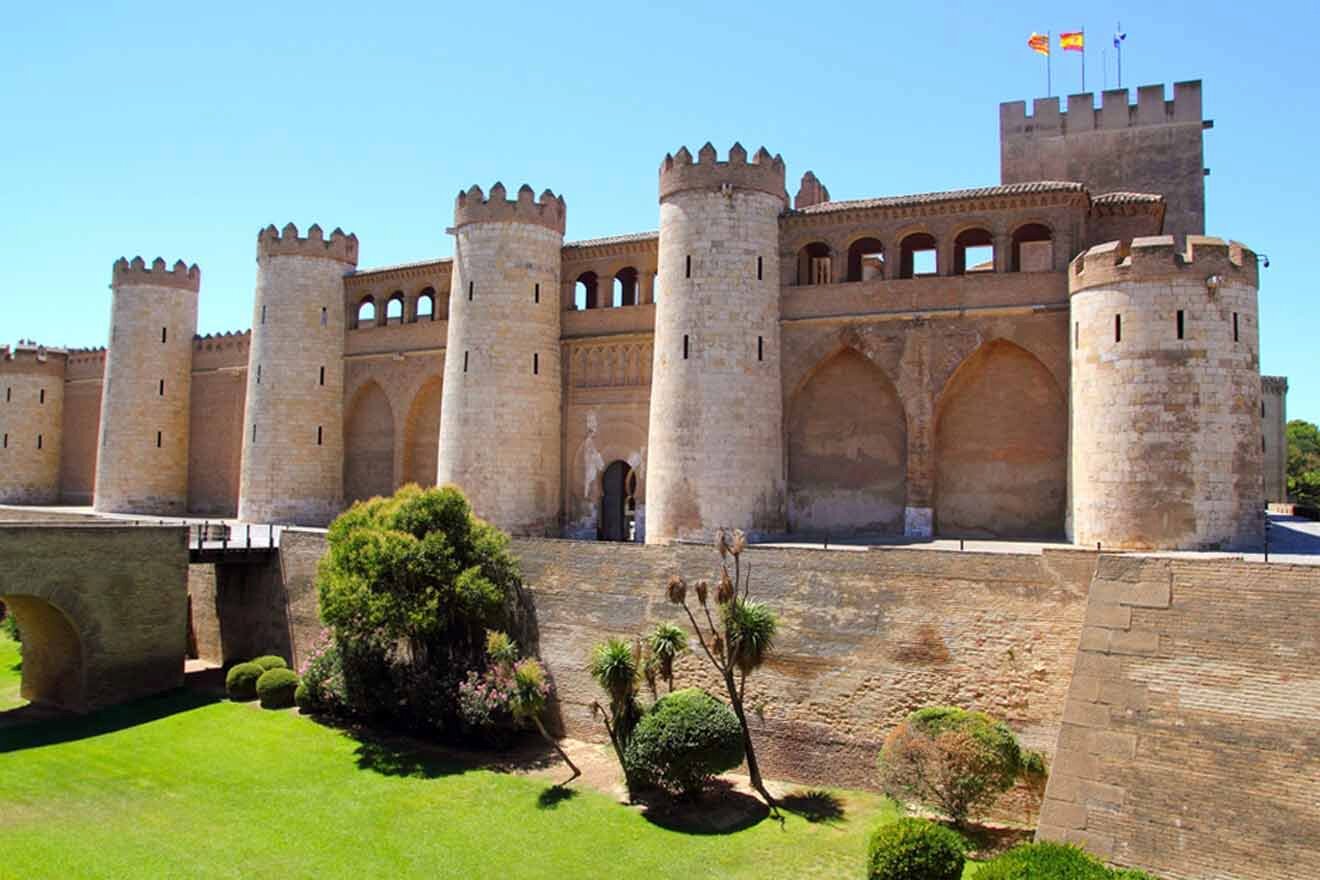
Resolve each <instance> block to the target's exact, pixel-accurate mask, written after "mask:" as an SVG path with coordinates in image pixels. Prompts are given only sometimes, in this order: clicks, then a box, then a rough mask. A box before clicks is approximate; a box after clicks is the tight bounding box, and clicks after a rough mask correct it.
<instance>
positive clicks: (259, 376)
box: [257, 364, 261, 385]
mask: <svg viewBox="0 0 1320 880" xmlns="http://www.w3.org/2000/svg"><path fill="white" fill-rule="evenodd" d="M257 384H258V385H260V384H261V364H257Z"/></svg>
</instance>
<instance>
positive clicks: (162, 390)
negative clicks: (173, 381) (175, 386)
mask: <svg viewBox="0 0 1320 880" xmlns="http://www.w3.org/2000/svg"><path fill="white" fill-rule="evenodd" d="M156 394H157V395H158V396H160V397H164V396H165V380H164V379H161V380H160V382H159V383H158V384H157V385H156Z"/></svg>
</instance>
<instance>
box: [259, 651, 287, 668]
mask: <svg viewBox="0 0 1320 880" xmlns="http://www.w3.org/2000/svg"><path fill="white" fill-rule="evenodd" d="M251 662H252V663H255V664H257V665H258V666H260V667H261V668H262V669H288V668H289V664H288V662H287V661H286V660H285V659H284V658H283V657H280V656H279V655H277V654H263V655H261V656H260V657H254V658H253V659H252V660H251Z"/></svg>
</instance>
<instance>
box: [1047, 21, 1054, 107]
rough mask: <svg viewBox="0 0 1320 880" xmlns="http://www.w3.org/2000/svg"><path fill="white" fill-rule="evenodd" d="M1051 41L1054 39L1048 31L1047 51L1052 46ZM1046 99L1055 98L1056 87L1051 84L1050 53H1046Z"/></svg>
mask: <svg viewBox="0 0 1320 880" xmlns="http://www.w3.org/2000/svg"><path fill="white" fill-rule="evenodd" d="M1051 39H1052V37H1051V36H1050V32H1049V31H1046V32H1045V48H1047V49H1049V48H1051V45H1050V41H1051ZM1045 97H1047V98H1052V97H1054V86H1053V84H1052V83H1051V82H1050V53H1049V52H1046V53H1045Z"/></svg>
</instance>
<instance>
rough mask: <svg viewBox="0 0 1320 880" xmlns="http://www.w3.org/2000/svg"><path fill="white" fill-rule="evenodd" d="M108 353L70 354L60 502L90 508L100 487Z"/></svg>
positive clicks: (67, 374) (66, 389)
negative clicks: (98, 469)
mask: <svg viewBox="0 0 1320 880" xmlns="http://www.w3.org/2000/svg"><path fill="white" fill-rule="evenodd" d="M104 378H105V349H103V348H102V349H93V350H90V351H72V352H69V365H68V368H67V370H66V372H65V380H66V381H65V385H64V432H63V433H64V437H63V450H62V451H61V454H60V501H61V502H62V503H64V504H82V505H90V504H91V503H92V490H93V489H94V488H95V485H96V443H97V436H98V434H99V433H100V427H101V386H102V382H103V380H104Z"/></svg>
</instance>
